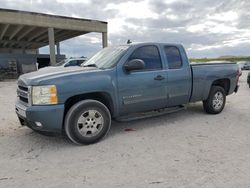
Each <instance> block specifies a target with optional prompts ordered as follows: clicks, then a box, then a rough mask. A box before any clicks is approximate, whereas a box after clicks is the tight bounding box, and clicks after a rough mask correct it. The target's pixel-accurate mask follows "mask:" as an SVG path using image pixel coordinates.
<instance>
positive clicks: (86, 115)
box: [64, 100, 111, 144]
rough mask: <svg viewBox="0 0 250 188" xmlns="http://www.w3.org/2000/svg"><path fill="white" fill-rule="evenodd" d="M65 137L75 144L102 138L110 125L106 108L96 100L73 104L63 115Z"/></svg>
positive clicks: (87, 142) (96, 140)
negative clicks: (64, 115)
mask: <svg viewBox="0 0 250 188" xmlns="http://www.w3.org/2000/svg"><path fill="white" fill-rule="evenodd" d="M64 126H65V132H66V135H67V137H68V138H69V139H70V140H71V141H72V142H74V143H76V144H92V143H95V142H98V141H99V140H100V139H102V138H103V137H104V136H105V135H106V134H107V133H108V131H109V128H110V126H111V115H110V112H109V110H108V108H107V107H106V106H105V105H104V104H102V103H100V102H99V101H96V100H84V101H80V102H78V103H76V104H75V105H73V106H72V107H71V108H70V110H69V111H68V113H67V115H66V117H65V125H64Z"/></svg>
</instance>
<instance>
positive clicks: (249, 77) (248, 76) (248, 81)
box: [247, 72, 250, 88]
mask: <svg viewBox="0 0 250 188" xmlns="http://www.w3.org/2000/svg"><path fill="white" fill-rule="evenodd" d="M247 83H248V86H249V88H250V72H249V73H248V75H247Z"/></svg>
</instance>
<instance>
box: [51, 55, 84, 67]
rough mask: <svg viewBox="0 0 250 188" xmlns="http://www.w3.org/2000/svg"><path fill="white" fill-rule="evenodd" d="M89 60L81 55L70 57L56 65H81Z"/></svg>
mask: <svg viewBox="0 0 250 188" xmlns="http://www.w3.org/2000/svg"><path fill="white" fill-rule="evenodd" d="M86 60H87V58H86V57H80V58H69V59H64V60H62V61H61V62H59V63H57V64H55V66H57V67H58V66H61V67H72V66H80V65H81V64H82V63H83V62H85V61H86Z"/></svg>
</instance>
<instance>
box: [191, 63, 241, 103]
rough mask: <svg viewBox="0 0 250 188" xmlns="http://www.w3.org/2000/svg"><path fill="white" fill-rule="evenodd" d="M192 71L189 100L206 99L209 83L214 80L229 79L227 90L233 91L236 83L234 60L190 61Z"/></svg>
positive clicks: (236, 66)
mask: <svg viewBox="0 0 250 188" xmlns="http://www.w3.org/2000/svg"><path fill="white" fill-rule="evenodd" d="M190 67H191V71H192V94H191V97H190V102H196V101H202V100H206V99H207V97H208V94H209V91H210V88H211V85H212V84H213V82H214V81H216V80H221V79H227V80H228V81H229V83H230V84H229V87H230V88H229V91H228V92H227V94H231V93H233V92H234V89H235V87H236V85H237V80H236V74H237V70H238V65H237V64H236V63H234V62H209V63H191V64H190Z"/></svg>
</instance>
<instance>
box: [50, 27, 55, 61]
mask: <svg viewBox="0 0 250 188" xmlns="http://www.w3.org/2000/svg"><path fill="white" fill-rule="evenodd" d="M48 35H49V54H50V64H51V65H54V64H56V53H55V34H54V28H52V27H50V28H48Z"/></svg>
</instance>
